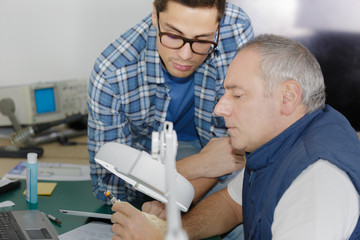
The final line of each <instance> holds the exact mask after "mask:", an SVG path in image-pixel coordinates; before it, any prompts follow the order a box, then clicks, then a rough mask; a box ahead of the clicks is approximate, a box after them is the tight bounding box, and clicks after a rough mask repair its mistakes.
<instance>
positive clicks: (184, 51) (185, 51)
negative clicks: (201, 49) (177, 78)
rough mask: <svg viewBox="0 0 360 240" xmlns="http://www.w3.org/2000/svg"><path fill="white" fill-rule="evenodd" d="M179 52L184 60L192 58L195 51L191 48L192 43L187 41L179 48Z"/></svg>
mask: <svg viewBox="0 0 360 240" xmlns="http://www.w3.org/2000/svg"><path fill="white" fill-rule="evenodd" d="M178 54H179V56H180V58H181V59H182V60H189V59H191V58H192V56H193V54H194V53H193V51H192V50H191V46H190V43H185V45H184V46H182V48H180V49H179V50H178Z"/></svg>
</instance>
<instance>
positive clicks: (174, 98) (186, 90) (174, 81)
mask: <svg viewBox="0 0 360 240" xmlns="http://www.w3.org/2000/svg"><path fill="white" fill-rule="evenodd" d="M162 70H163V73H164V78H165V82H166V83H167V84H168V85H169V86H170V88H171V90H170V98H171V100H170V103H169V107H168V110H167V114H166V121H170V122H172V123H173V124H174V129H175V131H176V134H177V137H178V140H179V141H191V140H195V139H199V136H198V134H197V131H196V128H195V122H194V119H195V115H194V113H195V112H194V74H191V75H190V76H188V77H186V78H179V77H174V76H172V75H170V74H169V73H168V72H167V71H166V70H165V69H164V68H163V69H162Z"/></svg>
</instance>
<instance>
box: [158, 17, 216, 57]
mask: <svg viewBox="0 0 360 240" xmlns="http://www.w3.org/2000/svg"><path fill="white" fill-rule="evenodd" d="M157 24H158V28H159V38H160V43H161V44H162V45H163V46H165V47H167V48H170V49H180V48H182V47H183V46H184V45H185V44H186V43H189V44H190V48H191V50H192V51H193V53H196V54H199V55H208V54H210V53H212V52H213V51H214V49H215V48H216V46H217V45H218V41H219V34H220V24H219V26H218V29H217V37H216V42H213V41H207V40H197V39H190V38H186V37H182V36H179V35H176V34H172V33H168V32H161V30H160V24H159V14H157Z"/></svg>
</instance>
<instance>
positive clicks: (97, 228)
mask: <svg viewBox="0 0 360 240" xmlns="http://www.w3.org/2000/svg"><path fill="white" fill-rule="evenodd" d="M111 227H112V224H108V223H104V222H96V221H94V222H90V223H88V224H85V225H83V226H81V227H78V228H75V229H74V230H71V231H69V232H66V233H63V234H61V235H59V236H58V238H59V239H60V240H111V238H112V236H113V235H114V234H113V232H112V231H111Z"/></svg>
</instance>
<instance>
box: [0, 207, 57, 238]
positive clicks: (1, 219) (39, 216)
mask: <svg viewBox="0 0 360 240" xmlns="http://www.w3.org/2000/svg"><path fill="white" fill-rule="evenodd" d="M57 236H58V234H57V232H56V230H55V228H54V227H53V225H52V223H51V222H50V221H49V219H48V218H47V217H46V216H45V214H43V213H42V212H40V211H39V210H24V211H4V212H1V211H0V239H2V240H7V239H9V240H17V239H19V240H35V239H36V240H45V239H54V240H58V237H57Z"/></svg>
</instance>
